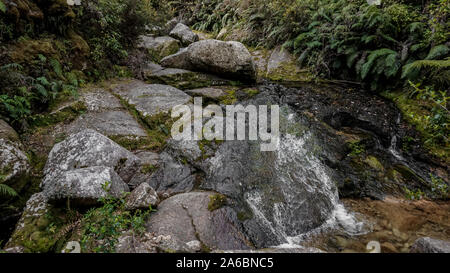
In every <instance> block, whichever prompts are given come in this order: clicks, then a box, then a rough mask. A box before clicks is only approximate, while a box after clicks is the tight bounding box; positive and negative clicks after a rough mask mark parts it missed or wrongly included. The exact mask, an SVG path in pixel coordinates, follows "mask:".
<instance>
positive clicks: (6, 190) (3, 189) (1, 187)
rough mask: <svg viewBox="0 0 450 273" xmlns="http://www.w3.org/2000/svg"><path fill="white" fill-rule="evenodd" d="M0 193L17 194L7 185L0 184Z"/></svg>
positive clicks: (12, 195)
mask: <svg viewBox="0 0 450 273" xmlns="http://www.w3.org/2000/svg"><path fill="white" fill-rule="evenodd" d="M0 195H3V196H10V197H15V196H17V195H18V194H17V192H16V191H15V190H14V189H13V188H11V187H10V186H8V185H5V184H0Z"/></svg>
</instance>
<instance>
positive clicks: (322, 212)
mask: <svg viewBox="0 0 450 273" xmlns="http://www.w3.org/2000/svg"><path fill="white" fill-rule="evenodd" d="M311 143H314V136H313V134H311V133H310V132H306V133H304V134H303V135H302V136H294V135H291V134H285V135H284V136H282V137H281V141H279V147H278V150H277V157H276V161H275V167H274V168H275V171H274V173H275V175H276V178H275V181H277V182H276V183H277V187H279V188H280V189H281V191H282V195H283V201H282V202H276V203H274V205H273V210H271V211H268V210H267V208H266V207H265V205H266V204H264V200H263V198H262V197H261V194H260V193H259V192H258V191H253V192H249V193H247V194H246V201H247V203H248V205H249V206H250V208H251V209H252V211H253V214H254V215H255V217H257V218H258V219H259V220H260V222H261V223H263V224H264V225H265V226H266V227H268V229H269V230H270V231H271V232H272V233H273V234H275V235H276V236H277V237H278V238H279V241H281V242H286V243H283V244H281V245H280V246H278V247H299V244H301V242H302V241H303V240H305V239H306V238H308V237H309V236H311V235H313V234H317V233H319V232H322V231H326V230H329V229H334V228H339V229H340V230H343V231H344V232H346V233H348V234H350V235H358V234H361V233H364V229H365V225H364V224H363V223H362V222H360V221H358V220H357V219H356V217H355V216H354V215H353V214H351V213H349V212H347V210H346V209H345V208H344V206H343V205H342V204H340V203H339V196H338V192H337V188H336V186H335V182H334V181H333V180H332V179H331V176H330V174H329V173H330V172H331V171H332V170H330V169H329V168H328V167H327V166H326V165H324V164H322V163H321V162H320V160H319V159H318V158H317V156H316V155H315V152H314V147H315V146H314V145H311ZM315 148H318V147H315ZM300 215H301V216H300ZM317 218H319V219H323V224H321V225H319V226H318V227H314V228H312V229H310V230H308V231H306V232H302V231H299V229H298V226H299V225H300V223H298V221H302V222H303V223H302V224H301V226H305V222H306V226H309V227H312V226H314V223H315V221H316V220H317ZM308 222H310V223H308Z"/></svg>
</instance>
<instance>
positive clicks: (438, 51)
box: [425, 45, 449, 60]
mask: <svg viewBox="0 0 450 273" xmlns="http://www.w3.org/2000/svg"><path fill="white" fill-rule="evenodd" d="M448 52H449V48H448V47H447V46H446V45H437V46H435V47H433V48H432V49H430V52H429V53H428V56H427V57H426V58H425V60H435V59H437V58H440V57H442V56H445V55H447V54H448Z"/></svg>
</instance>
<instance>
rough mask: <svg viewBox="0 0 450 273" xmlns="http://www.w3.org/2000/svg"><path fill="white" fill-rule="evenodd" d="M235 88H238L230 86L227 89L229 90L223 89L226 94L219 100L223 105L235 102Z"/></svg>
mask: <svg viewBox="0 0 450 273" xmlns="http://www.w3.org/2000/svg"><path fill="white" fill-rule="evenodd" d="M237 90H238V88H232V89H229V90H224V92H225V93H226V95H224V96H223V97H221V98H220V100H219V102H220V103H221V104H225V105H233V104H235V103H236V101H237V98H236V91H237Z"/></svg>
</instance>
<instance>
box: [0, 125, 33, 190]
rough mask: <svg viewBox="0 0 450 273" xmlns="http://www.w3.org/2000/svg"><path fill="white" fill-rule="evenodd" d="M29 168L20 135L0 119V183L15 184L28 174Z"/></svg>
mask: <svg viewBox="0 0 450 273" xmlns="http://www.w3.org/2000/svg"><path fill="white" fill-rule="evenodd" d="M29 168H30V164H29V162H28V157H27V155H26V154H25V152H24V151H23V150H22V144H21V143H20V139H19V135H18V134H17V133H16V131H15V130H14V129H13V128H12V127H11V126H9V124H8V123H6V122H5V121H3V120H1V119H0V183H6V184H14V183H15V182H17V180H18V179H20V178H23V177H24V176H26V175H27V174H28V170H29Z"/></svg>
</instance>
